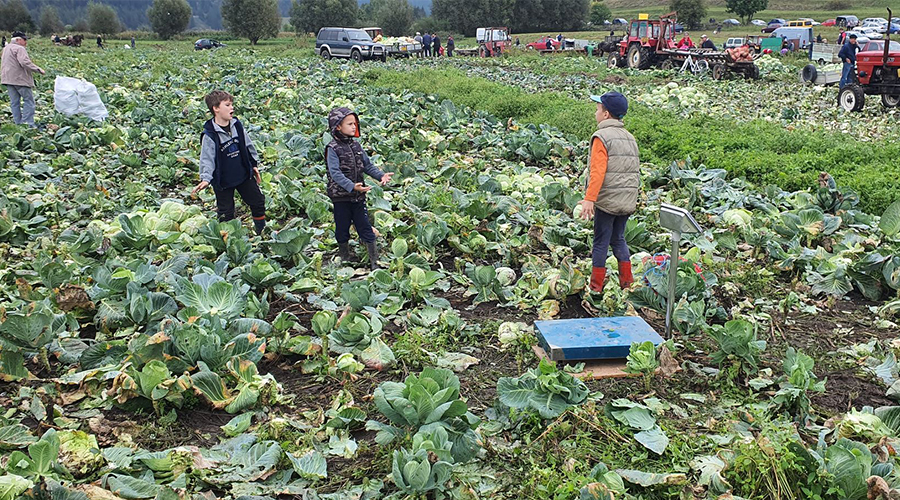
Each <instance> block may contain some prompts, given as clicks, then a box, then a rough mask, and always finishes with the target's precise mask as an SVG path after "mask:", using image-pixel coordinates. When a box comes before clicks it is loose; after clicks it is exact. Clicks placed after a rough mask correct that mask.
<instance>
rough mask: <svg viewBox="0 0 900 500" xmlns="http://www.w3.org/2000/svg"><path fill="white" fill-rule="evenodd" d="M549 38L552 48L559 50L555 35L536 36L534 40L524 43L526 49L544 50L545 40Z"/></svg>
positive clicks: (545, 46)
mask: <svg viewBox="0 0 900 500" xmlns="http://www.w3.org/2000/svg"><path fill="white" fill-rule="evenodd" d="M548 39H549V40H550V45H552V46H553V49H554V50H559V48H560V47H559V45H560V43H559V42H558V41H557V40H556V37H552V36H551V37H546V36H542V37H540V38H538V40H537V41H536V42H531V43H529V44H527V45H525V48H526V49H535V50H545V49H546V48H547V40H548Z"/></svg>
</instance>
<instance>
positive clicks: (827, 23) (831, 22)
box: [822, 19, 835, 26]
mask: <svg viewBox="0 0 900 500" xmlns="http://www.w3.org/2000/svg"><path fill="white" fill-rule="evenodd" d="M834 25H835V21H834V19H829V20H827V21H825V22H824V23H822V26H834Z"/></svg>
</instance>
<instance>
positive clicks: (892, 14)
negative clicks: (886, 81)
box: [881, 7, 894, 75]
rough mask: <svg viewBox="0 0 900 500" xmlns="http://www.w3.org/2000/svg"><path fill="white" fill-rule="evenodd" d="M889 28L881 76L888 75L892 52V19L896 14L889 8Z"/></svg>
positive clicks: (885, 40) (886, 35) (882, 58)
mask: <svg viewBox="0 0 900 500" xmlns="http://www.w3.org/2000/svg"><path fill="white" fill-rule="evenodd" d="M887 11H888V27H887V33H885V34H884V54H883V55H882V56H881V74H882V75H887V69H888V54H889V53H890V51H891V21H890V20H891V19H892V18H893V17H894V13H893V12H891V8H890V7H888V10H887Z"/></svg>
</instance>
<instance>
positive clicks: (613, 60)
mask: <svg viewBox="0 0 900 500" xmlns="http://www.w3.org/2000/svg"><path fill="white" fill-rule="evenodd" d="M623 66H625V65H624V64H623V61H622V58H621V57H620V56H619V53H618V52H612V53H610V54H609V57H608V58H607V59H606V67H607V68H609V69H616V68H620V67H623Z"/></svg>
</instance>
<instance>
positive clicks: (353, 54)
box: [350, 50, 363, 63]
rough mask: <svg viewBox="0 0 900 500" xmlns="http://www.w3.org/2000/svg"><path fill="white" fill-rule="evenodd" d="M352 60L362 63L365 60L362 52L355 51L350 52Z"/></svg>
mask: <svg viewBox="0 0 900 500" xmlns="http://www.w3.org/2000/svg"><path fill="white" fill-rule="evenodd" d="M350 59H353V60H354V61H356V62H358V63H361V62H362V60H363V57H362V52H360V51H358V50H354V51H353V52H350Z"/></svg>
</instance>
